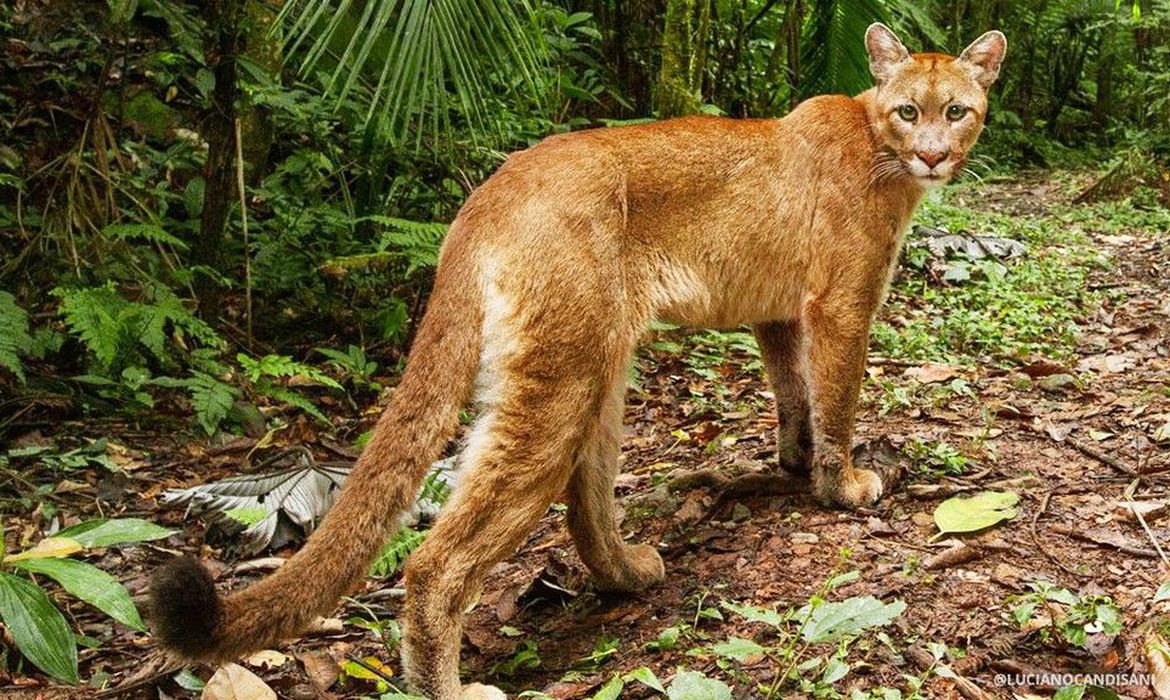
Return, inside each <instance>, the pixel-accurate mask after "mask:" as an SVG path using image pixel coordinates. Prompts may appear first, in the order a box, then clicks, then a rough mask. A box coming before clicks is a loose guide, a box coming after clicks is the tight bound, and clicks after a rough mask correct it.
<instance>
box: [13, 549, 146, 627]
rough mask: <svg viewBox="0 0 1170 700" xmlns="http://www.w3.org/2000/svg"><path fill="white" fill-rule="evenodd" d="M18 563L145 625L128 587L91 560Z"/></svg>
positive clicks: (119, 616) (110, 612)
mask: <svg viewBox="0 0 1170 700" xmlns="http://www.w3.org/2000/svg"><path fill="white" fill-rule="evenodd" d="M15 566H16V567H17V568H19V569H22V570H24V571H31V572H33V573H37V574H44V575H45V576H48V577H49V578H51V579H53V580H54V581H56V582H57V583H59V584H61V587H62V588H64V589H65V590H67V591H69V592H70V593H72V594H73V595H75V596H77V597H78V598H80V599H81V600H84V601H85V602H87V603H89V604H90V605H92V606H94V607H95V608H97V609H98V610H101V611H102V612H104V613H105V614H107V615H109V616H110V617H112V618H114V619H115V620H117V621H118V622H121V623H122V624H124V625H126V626H127V627H132V628H134V629H136V630H145V629H146V627H145V625H143V624H142V618H141V617H140V616H139V615H138V609H137V608H135V607H134V601H132V600H131V599H130V594H129V592H127V591H126V588H125V587H124V586H123V585H122V584H120V583H118V581H117V579H115V578H114V577H113V576H110V575H109V574H107V573H106V572H104V571H102V570H101V569H99V568H97V567H96V566H93V565H92V564H87V563H85V562H83V561H76V560H74V559H30V560H27V561H21V562H17V563H16V564H15Z"/></svg>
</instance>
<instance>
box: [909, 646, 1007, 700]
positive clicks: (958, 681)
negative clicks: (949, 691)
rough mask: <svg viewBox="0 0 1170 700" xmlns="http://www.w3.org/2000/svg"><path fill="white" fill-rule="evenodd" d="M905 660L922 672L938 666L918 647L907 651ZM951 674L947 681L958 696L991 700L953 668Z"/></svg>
mask: <svg viewBox="0 0 1170 700" xmlns="http://www.w3.org/2000/svg"><path fill="white" fill-rule="evenodd" d="M906 658H908V659H909V660H910V661H911V662H912V663H913V664H914V665H915V666H917V667H918V668H919V670H922V671H929V670H931V669H933V668H935V667H936V666H938V661H937V660H936V659H935V658H934V656H932V655H931V653H930V652H928V651H927V650H926V649H923V648H922V647H919V646H913V647H910V648H909V649H907V650H906ZM951 674H952V675H950V676H947V679H948V680H950V681H951V682H952V683H954V684H955V690H957V691H958V692H959V695H962V696H963V697H965V698H967V700H992V696H990V695H988V694H987V693H985V692H983V690H981V689H980V688H979V686H977V685H975V684H974V683H972V682H971V681H969V680H967V679H966V678H963V677H962V676H960V675H959V674H958V673H956V672H955V670H954V669H953V668H952V669H951Z"/></svg>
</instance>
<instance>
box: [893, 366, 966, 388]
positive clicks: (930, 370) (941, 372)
mask: <svg viewBox="0 0 1170 700" xmlns="http://www.w3.org/2000/svg"><path fill="white" fill-rule="evenodd" d="M902 375H903V376H905V377H906V378H907V379H913V380H915V381H917V382H920V383H922V384H938V383H940V382H946V381H950V380H951V379H954V378H955V377H958V376H960V375H962V371H961V370H960V369H959V368H958V367H955V366H954V365H946V364H941V363H938V362H927V363H926V364H924V365H922V366H921V367H910V368H908V369H907V370H906V371H905V372H903V373H902Z"/></svg>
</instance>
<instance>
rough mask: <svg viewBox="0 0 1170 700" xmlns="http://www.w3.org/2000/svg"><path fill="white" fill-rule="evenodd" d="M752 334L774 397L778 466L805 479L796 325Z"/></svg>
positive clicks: (808, 465) (806, 448)
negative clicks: (776, 421) (758, 348)
mask: <svg viewBox="0 0 1170 700" xmlns="http://www.w3.org/2000/svg"><path fill="white" fill-rule="evenodd" d="M754 330H755V333H756V343H757V344H758V345H759V346H760V355H761V356H762V357H763V360H764V367H766V368H767V371H768V381H769V383H770V384H771V385H772V393H773V394H775V396H776V418H777V420H778V425H777V426H776V442H777V445H776V451H777V453H778V456H779V458H780V466H781V467H783V468H784V470H785V471H787V472H788V473H789V474H795V475H797V476H808V474H809V471H810V470H811V469H812V456H813V445H812V429H811V427H810V425H809V405H808V383H807V381H806V380H805V375H804V368H803V365H804V364H805V363H804V347H803V335H802V331H801V327H800V322H799V321H776V322H773V323H761V324H759V325H758V326H756V327H755V328H754Z"/></svg>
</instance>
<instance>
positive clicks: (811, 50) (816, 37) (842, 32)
mask: <svg viewBox="0 0 1170 700" xmlns="http://www.w3.org/2000/svg"><path fill="white" fill-rule="evenodd" d="M809 9H810V13H809V17H808V20H807V22H806V24H805V36H804V40H803V41H802V42H801V43H802V44H803V47H804V49H803V51H802V53H803V54H804V55H803V56H802V58H801V63H802V64H803V67H802V69H801V72H802V73H803V75H802V76H801V81H800V85H799V88H800V92H801V94H802V95H803V96H805V97H807V96H810V95H818V94H823V93H844V94H847V95H854V94H856V93H858V92H861V91H862V90H865V89H866V88H868V87H869V86H871V85H872V84H873V78H872V77H870V74H869V58H868V56H867V55H866V52H865V30H866V28H867V27H868V26H869V25H870V23H872V22H885V21H888V19H889V17H888V15H887V12H886V6H885V3H883V2H881V0H824V2H816V3H812V4H811V7H810V8H809Z"/></svg>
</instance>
